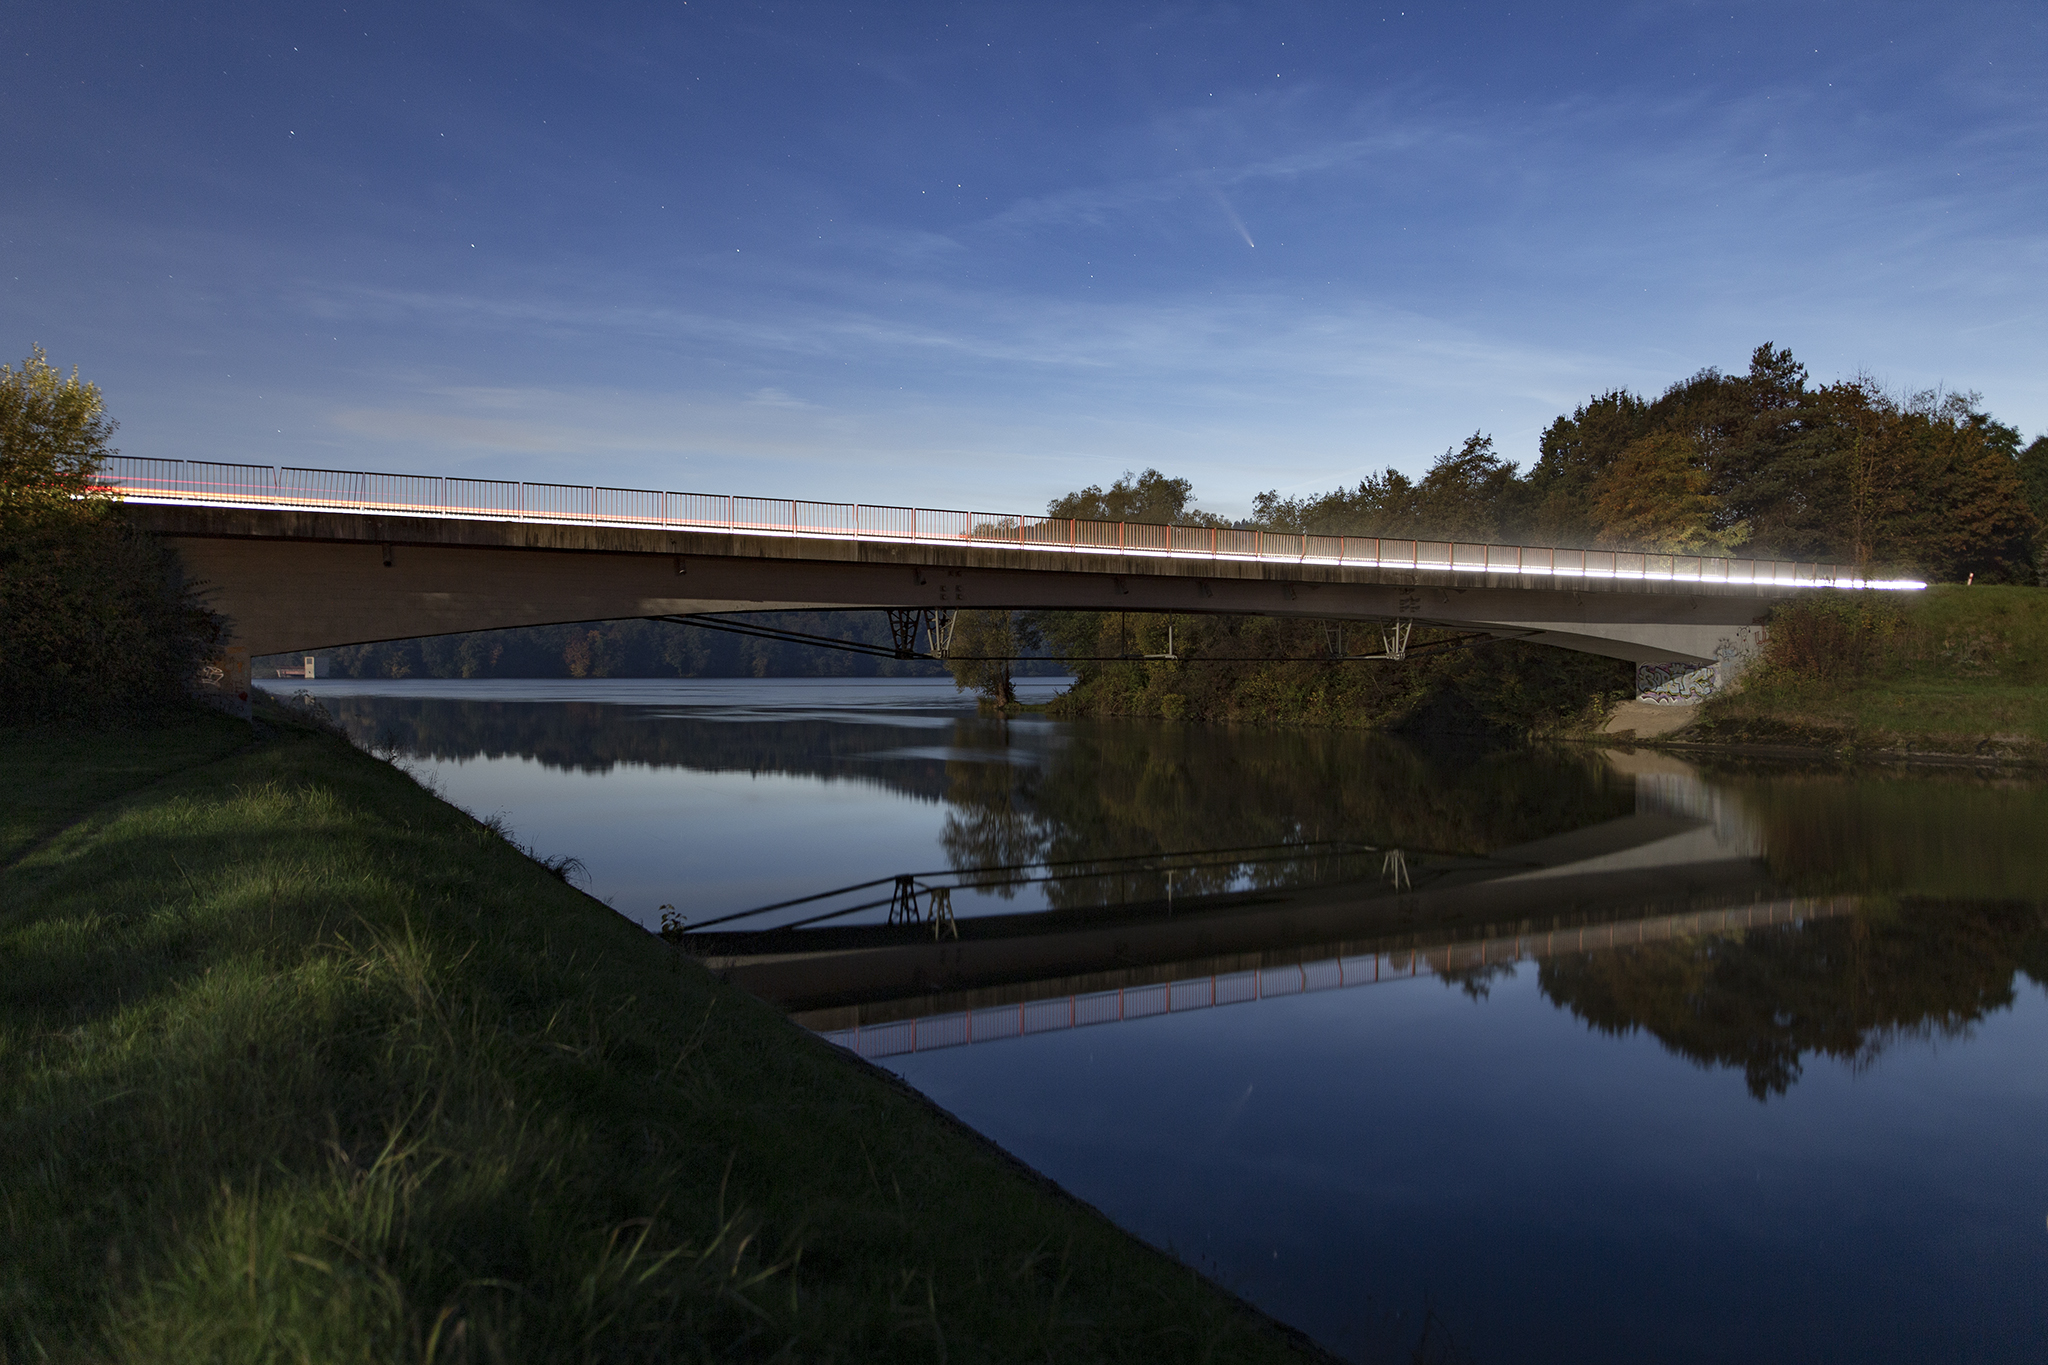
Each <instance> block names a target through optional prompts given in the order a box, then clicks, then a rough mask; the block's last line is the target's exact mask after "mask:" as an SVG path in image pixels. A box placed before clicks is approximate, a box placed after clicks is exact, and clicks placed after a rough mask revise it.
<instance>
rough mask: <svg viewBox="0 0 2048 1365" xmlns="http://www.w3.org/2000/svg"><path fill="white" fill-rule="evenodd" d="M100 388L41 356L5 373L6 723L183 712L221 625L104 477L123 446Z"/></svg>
mask: <svg viewBox="0 0 2048 1365" xmlns="http://www.w3.org/2000/svg"><path fill="white" fill-rule="evenodd" d="M113 430H114V423H113V422H112V421H111V420H110V419H108V418H107V416H106V414H105V412H104V410H103V408H102V406H101V402H100V394H99V389H98V387H97V386H95V385H92V384H85V383H81V382H80V381H79V379H78V376H77V374H76V373H74V374H73V375H72V376H71V377H70V378H69V379H68V380H67V379H65V378H64V377H63V376H62V375H60V374H58V372H57V371H56V369H55V368H54V367H52V366H51V365H50V363H49V362H48V361H47V360H46V359H44V357H43V353H42V351H41V349H40V348H38V349H36V350H32V351H31V352H30V353H29V356H28V359H27V360H26V361H24V362H23V363H22V367H21V369H19V370H15V369H13V368H12V367H10V366H5V365H0V716H4V717H5V718H6V722H5V723H8V724H14V725H34V724H43V723H48V722H53V721H55V722H65V721H69V722H98V723H105V722H108V721H121V720H128V719H139V718H141V717H144V716H147V715H150V714H152V713H155V712H158V711H161V710H162V709H164V708H165V707H167V706H170V705H174V704H175V703H176V702H177V701H178V700H179V698H180V697H181V696H182V695H183V693H184V691H185V688H186V686H187V684H188V683H189V682H190V680H191V679H192V677H193V675H194V674H195V673H196V672H197V670H198V667H199V664H200V662H201V661H202V660H203V659H204V658H205V657H206V655H207V654H208V653H209V652H210V651H211V650H212V648H213V647H214V645H215V644H216V643H217V641H218V639H219V636H220V628H221V622H220V619H219V618H218V617H215V616H214V615H213V614H212V613H211V612H208V611H207V610H205V609H204V607H202V606H201V605H199V603H198V601H197V600H196V598H195V596H194V595H193V593H192V592H191V591H190V590H189V589H188V588H187V587H186V586H185V585H184V584H183V583H182V581H181V580H180V576H179V574H178V568H177V563H176V559H175V557H174V556H173V555H171V554H170V553H169V552H168V551H166V550H164V549H163V548H162V547H161V546H159V545H158V544H157V542H156V541H155V540H154V539H153V538H151V537H149V536H146V535H143V534H141V533H139V532H137V531H135V530H133V529H131V528H130V527H129V526H128V525H127V524H126V523H125V522H124V521H123V520H122V518H121V510H120V504H119V502H118V500H117V499H115V498H114V497H113V496H112V495H111V494H110V493H109V492H108V491H107V490H106V489H104V488H103V487H101V486H100V485H99V484H98V482H97V476H98V474H99V471H100V468H101V466H102V465H103V464H104V462H105V460H106V459H107V457H108V456H110V455H112V454H113V453H114V452H113V449H112V448H111V447H110V446H109V445H108V444H107V438H108V437H109V436H111V435H112V434H113Z"/></svg>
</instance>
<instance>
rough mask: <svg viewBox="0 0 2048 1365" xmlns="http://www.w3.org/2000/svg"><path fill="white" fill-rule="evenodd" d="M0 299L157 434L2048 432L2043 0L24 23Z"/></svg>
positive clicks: (545, 440)
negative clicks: (1948, 424)
mask: <svg viewBox="0 0 2048 1365" xmlns="http://www.w3.org/2000/svg"><path fill="white" fill-rule="evenodd" d="M0 36H4V40H5V44H6V46H5V47H4V49H0V56H4V58H5V60H6V62H7V66H6V67H5V68H4V69H5V70H6V72H7V77H6V81H7V85H6V88H7V92H8V99H7V101H6V107H7V109H8V111H9V115H10V117H9V135H8V137H7V138H6V139H5V141H4V143H0V185H4V186H5V193H4V195H0V243H4V249H5V263H4V268H0V351H4V352H5V353H6V355H5V358H7V359H14V358H16V357H18V356H20V355H21V354H23V353H25V352H26V350H27V348H28V346H29V344H30V343H31V342H40V343H41V344H43V345H44V346H45V347H47V348H48V350H49V353H50V356H51V358H52V359H53V360H54V361H56V362H58V363H59V364H61V365H64V366H65V367H67V368H68V367H69V366H70V365H72V364H74V363H75V364H77V365H79V366H80V367H81V368H82V370H83V372H84V373H85V374H86V376H87V377H89V378H92V379H95V380H97V381H98V382H99V383H100V384H101V385H102V387H103V388H104V389H105V390H106V393H107V396H108V399H109V402H110V405H111V407H112V409H113V411H114V413H115V415H116V416H117V417H118V418H119V419H120V420H121V422H122V424H123V429H122V432H121V436H120V439H119V443H120V445H121V447H122V448H123V450H124V452H125V453H127V454H132V455H166V456H183V457H188V458H215V459H228V460H249V461H255V462H261V463H285V464H304V465H325V466H340V467H346V468H371V469H385V470H400V471H419V472H426V473H458V472H459V473H472V474H477V475H484V474H487V473H493V474H498V475H500V476H505V477H518V478H528V479H542V480H546V479H555V480H561V481H565V482H598V483H611V484H624V485H629V486H659V487H667V488H673V489H686V490H687V489H701V490H705V491H718V492H728V491H731V492H760V493H794V494H797V495H800V496H812V497H818V498H828V499H838V498H845V499H864V500H867V501H875V502H916V503H919V504H922V505H927V506H931V505H942V506H970V507H975V508H985V509H990V510H1009V509H1017V508H1022V509H1026V510H1032V509H1035V508H1036V507H1037V506H1038V505H1039V504H1041V503H1043V502H1044V500H1045V499H1046V498H1048V497H1050V496H1053V495H1055V494H1057V493H1060V492H1063V491H1065V490H1067V489H1070V488H1073V487H1076V486H1078V485H1080V484H1083V483H1087V482H1092V481H1096V480H1103V479H1107V478H1109V477H1113V476H1114V475H1115V474H1116V473H1117V471H1119V470H1121V469H1123V468H1126V467H1137V468H1142V467H1144V466H1146V465H1158V466H1159V467H1161V468H1164V469H1166V470H1168V471H1169V472H1171V473H1177V474H1183V475H1186V476H1187V477H1190V478H1192V479H1193V480H1194V481H1195V484H1196V489H1197V494H1198V496H1199V498H1200V500H1201V502H1202V503H1203V504H1204V505H1205V506H1209V507H1212V508H1214V509H1216V510H1220V511H1225V512H1242V511H1244V510H1245V509H1246V508H1247V506H1248V505H1249V502H1250V499H1251V496H1252V495H1253V494H1254V493H1255V492H1257V491H1258V490H1260V489H1263V488H1268V487H1278V488H1280V489H1282V490H1285V491H1289V492H1307V491H1320V490H1323V489H1326V488H1329V487H1332V486H1334V485H1336V484H1338V483H1339V482H1346V481H1354V480H1356V479H1357V478H1359V477H1360V476H1361V475H1362V474H1364V473H1366V472H1368V471H1370V470H1373V469H1376V468H1379V467H1382V466H1385V465H1387V464H1389V463H1391V464H1394V465H1396V466H1399V467H1402V468H1406V469H1410V470H1415V469H1419V468H1421V467H1423V466H1425V465H1426V464H1427V463H1428V461H1429V460H1430V459H1431V458H1433V457H1434V456H1435V455H1436V454H1437V453H1438V452H1440V451H1441V450H1443V449H1444V448H1445V447H1446V446H1448V445H1450V444H1452V443H1454V442H1457V441H1458V440H1460V439H1461V438H1463V437H1464V436H1465V435H1467V434H1469V433H1470V432H1472V431H1473V430H1474V429H1481V430H1485V431H1488V432H1491V433H1493V434H1494V435H1495V437H1496V438H1497V440H1498V441H1499V443H1500V447H1501V449H1502V451H1503V453H1505V454H1507V455H1508V456H1510V457H1511V458H1515V459H1518V460H1520V461H1522V462H1524V463H1526V462H1527V461H1528V460H1530V459H1531V458H1533V455H1534V452H1535V446H1536V438H1537V435H1538V433H1539V432H1540V431H1541V430H1542V428H1543V426H1544V425H1545V424H1546V423H1547V422H1548V421H1549V420H1550V419H1551V418H1552V417H1554V416H1555V415H1557V414H1558V413H1559V412H1562V411H1568V410H1569V409H1570V408H1571V407H1572V406H1573V405H1574V404H1576V403H1577V402H1579V401H1582V400H1583V399H1584V398H1585V397H1587V396H1588V395H1589V394H1591V393H1593V392H1595V391H1598V390H1603V389H1606V388H1610V387H1614V386H1617V385H1624V386H1628V387H1633V388H1637V389H1642V390H1656V389H1659V388H1661V387H1662V386H1663V385H1665V384H1667V383H1669V382H1670V381H1672V380H1674V379H1677V378H1680V377H1682V376H1684V375H1686V374H1688V373H1690V372H1692V371H1694V370H1696V369H1698V368H1700V367H1702V366H1706V365H1718V366H1721V367H1723V368H1730V369H1740V368H1742V367H1743V366H1744V365H1745V364H1746V361H1747V357H1748V354H1749V351H1750V350H1751V349H1752V348H1753V347H1754V346H1755V345H1756V344H1757V343H1759V342H1761V341H1764V340H1767V339H1768V340H1771V341H1775V342H1777V343H1779V344H1783V345H1789V346H1790V347H1792V349H1793V350H1794V352H1795V353H1796V354H1797V355H1798V356H1799V357H1800V358H1801V359H1803V360H1805V361H1806V362H1807V364H1808V365H1809V366H1810V367H1811V368H1812V370H1813V372H1814V374H1815V376H1816V377H1817V378H1822V379H1833V378H1837V377H1843V376H1846V375H1849V374H1852V373H1855V372H1857V371H1868V372H1870V373H1872V374H1873V375H1875V376H1877V377H1878V378H1880V379H1882V380H1884V381H1885V382H1887V383H1888V384H1890V385H1892V386H1894V387H1896V388H1901V389H1908V388H1924V387H1931V386H1935V385H1945V386H1947V387H1950V388H1960V389H1977V390H1980V391H1982V393H1983V394H1984V398H1985V401H1986V405H1987V406H1988V407H1989V409H1990V410H1991V411H1992V412H1993V413H1994V414H1995V415H1997V416H1999V417H2000V418H2002V419H2003V420H2006V421H2009V422H2013V423H2016V424H2017V425H2019V426H2020V427H2021V428H2022V429H2023V431H2024V432H2025V434H2026V435H2028V436H2029V437H2031V436H2033V435H2035V434H2037V433H2039V432H2041V431H2042V430H2043V429H2044V428H2048V363H2044V362H2048V327H2044V323H2048V177H2044V174H2043V171H2044V161H2048V102H2044V96H2048V74H2044V73H2048V7H2044V6H2040V5H2038V4H2022V3H1981V4H1980V3H1968V2H1967V0H1965V2H1964V3H1949V4H1941V5H1934V4H1921V5H1897V4H1884V3H1870V2H1868V0H1865V2H1864V3H1854V4H1851V3H1821V4H1799V3H1789V2H1788V0H1772V3H1766V4H1753V3H1742V4H1720V5H1705V4H1685V3H1665V4H1652V3H1644V4H1613V5H1597V6H1596V5H1551V6H1523V5H1520V4H1501V5H1445V4H1412V5H1409V6H1408V7H1406V8H1403V7H1402V6H1400V5H1370V4H1363V3H1355V4H1311V3H1294V4H1290V3H1272V2H1270V0H1269V2H1268V3H1260V4H1238V5H1230V4H1163V5H1151V6H1148V5H1138V4H1130V5H1113V4H1109V5H1106V4H1100V3H1095V4H1058V3H1035V4H1029V5H1024V4H980V5H944V4H929V5H917V4H912V3H896V4H891V5H851V6H849V5H845V4H840V5H830V6H828V5H822V4H804V3H774V4H770V3H741V2H740V0H690V2H689V3H669V4H645V5H631V4H588V5H580V6H569V5H559V4H557V5H542V4H529V3H524V2H523V0H479V2H477V3H469V4H454V3H449V4H431V3H430V4H420V3H417V2H416V0H415V3H410V4H403V5H399V4H386V3H367V4H366V3H362V0H351V2H350V3H348V4H347V5H345V6H344V5H338V4H317V5H316V4H283V5H279V4H274V3H271V4H254V3H250V4H232V3H224V4H215V5H204V6H156V5H137V4H134V3H132V2H131V3H121V4H64V3H50V4H42V5H25V4H24V5H19V6H10V7H9V8H8V9H7V11H6V13H5V17H4V18H0Z"/></svg>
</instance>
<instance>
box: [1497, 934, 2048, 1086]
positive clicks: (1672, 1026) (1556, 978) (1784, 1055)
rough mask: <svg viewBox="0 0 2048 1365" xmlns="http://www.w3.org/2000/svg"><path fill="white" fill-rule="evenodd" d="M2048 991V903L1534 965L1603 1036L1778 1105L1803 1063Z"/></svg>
mask: <svg viewBox="0 0 2048 1365" xmlns="http://www.w3.org/2000/svg"><path fill="white" fill-rule="evenodd" d="M2022 973H2024V974H2025V975H2027V976H2028V977H2030V978H2032V980H2033V981H2034V982H2035V983H2037V984H2040V985H2043V986H2048V905H2044V904H2042V903H2039V902H2034V903H2029V902H2024V901H1929V900H1906V901H1897V900H1876V899H1873V900H1872V901H1871V902H1869V903H1867V904H1866V905H1865V906H1864V907H1863V908H1862V909H1860V910H1859V911H1858V912H1857V913H1855V914H1853V915H1849V916H1844V917H1842V918H1836V919H1817V920H1810V921H1808V922H1806V923H1804V924H1797V925H1788V926H1785V927H1782V928H1774V929H1765V930H1751V931H1748V932H1746V933H1743V934H1739V935H1728V936H1716V937H1710V938H1700V939H1693V940H1687V941H1679V942H1672V943H1658V944H1646V945H1643V946H1641V947H1635V948H1622V949H1611V950H1607V951H1603V952H1599V953H1588V954H1584V955H1572V956H1565V957H1555V958H1550V959H1548V960H1546V961H1545V962H1544V963H1542V965H1541V967H1540V969H1539V973H1538V984H1539V986H1540V988H1541V989H1542V991H1543V993H1544V995H1545V996H1547V997H1548V998H1549V999H1550V1000H1551V1001H1553V1002H1554V1003H1556V1004H1557V1005H1559V1006H1562V1007H1563V1008H1566V1009H1569V1010H1570V1011H1571V1012H1572V1013H1573V1014H1574V1015H1575V1016H1577V1017H1578V1018H1580V1019H1583V1020H1585V1021H1586V1022H1587V1023H1588V1024H1590V1025H1591V1026H1593V1027H1594V1028H1596V1029H1599V1030H1600V1031H1601V1032H1603V1033H1609V1034H1616V1035H1623V1034H1628V1033H1632V1032H1634V1031H1635V1030H1637V1029H1642V1030H1645V1031H1646V1032H1648V1033H1650V1034H1651V1035H1652V1036H1653V1037H1655V1038H1656V1039H1657V1040H1658V1041H1659V1042H1661V1043H1663V1044H1664V1046H1665V1047H1667V1048H1669V1049H1670V1050H1671V1051H1673V1052H1675V1053H1677V1054H1679V1055H1680V1056H1683V1057H1688V1058H1690V1059H1692V1060H1693V1061H1695V1062H1697V1063H1698V1064H1699V1065H1701V1066H1703V1067H1717V1066H1726V1067H1739V1068H1740V1069H1741V1070H1742V1072H1743V1076H1744V1078H1745V1080H1746V1081H1747V1083H1748V1086H1749V1092H1750V1094H1752V1095H1754V1096H1755V1097H1756V1098H1757V1099H1759V1100H1763V1099H1766V1098H1767V1097H1769V1096H1771V1095H1782V1094H1784V1093H1785V1091H1786V1090H1788V1089H1789V1088H1790V1087H1791V1085H1792V1083H1793V1082H1794V1081H1796V1080H1798V1078H1799V1075H1800V1071H1801V1067H1802V1063H1803V1060H1804V1059H1805V1058H1807V1057H1809V1056H1822V1057H1830V1058H1834V1059H1836V1060H1838V1061H1841V1062H1845V1063H1847V1064H1848V1065H1850V1066H1852V1067H1863V1066H1868V1065H1869V1064H1870V1063H1871V1062H1873V1061H1874V1060H1875V1059H1876V1058H1877V1057H1878V1056H1879V1054H1881V1053H1882V1052H1883V1051H1884V1050H1885V1049H1886V1048H1887V1047H1890V1046H1891V1045H1893V1044H1894V1043H1896V1042H1898V1041H1901V1040H1904V1039H1911V1038H1954V1037H1958V1036H1960V1035H1963V1034H1965V1033H1966V1032H1967V1031H1968V1030H1969V1029H1970V1028H1971V1027H1972V1026H1973V1025H1975V1024H1976V1023H1978V1022H1979V1021H1980V1020H1982V1019H1983V1018H1985V1016H1987V1015H1989V1014H1991V1013H1993V1012H1995V1011H1997V1010H2001V1009H2004V1008H2006V1007H2007V1006H2009V1005H2011V1004H2012V1002H2013V996H2014V986H2015V984H2016V977H2017V976H2018V975H2019V974H2022Z"/></svg>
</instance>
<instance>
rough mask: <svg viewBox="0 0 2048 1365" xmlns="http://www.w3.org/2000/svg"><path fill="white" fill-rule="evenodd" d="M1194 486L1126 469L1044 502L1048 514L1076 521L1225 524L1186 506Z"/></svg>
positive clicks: (1195, 524) (1180, 524)
mask: <svg viewBox="0 0 2048 1365" xmlns="http://www.w3.org/2000/svg"><path fill="white" fill-rule="evenodd" d="M1194 495H1195V486H1194V484H1192V483H1190V482H1189V481H1188V480H1186V479H1171V478H1168V477H1167V476H1166V475H1164V474H1162V473H1160V472H1159V471H1158V470H1156V469H1148V470H1146V471H1145V472H1144V473H1142V474H1133V473H1131V471H1130V470H1128V469H1126V470H1125V471H1124V472H1123V474H1122V475H1121V476H1120V477H1119V478H1118V479H1117V480H1116V482H1115V483H1112V484H1111V485H1110V486H1109V489H1108V491H1107V492H1105V491H1103V488H1102V486H1101V485H1100V484H1091V485H1089V486H1088V487H1086V488H1084V489H1082V490H1081V491H1080V492H1078V493H1069V494H1067V495H1066V496H1065V497H1062V498H1054V499H1053V500H1052V501H1051V502H1049V503H1047V504H1046V505H1045V514H1046V515H1047V516H1049V517H1061V518H1069V519H1072V520H1075V521H1132V522H1143V523H1147V524H1150V525H1154V526H1227V525H1229V523H1228V522H1227V521H1225V520H1224V519H1223V518H1221V517H1218V516H1215V515H1213V514H1211V513H1208V512H1203V511H1200V510H1198V509H1196V508H1192V507H1189V506H1188V500H1189V499H1191V498H1193V497H1194Z"/></svg>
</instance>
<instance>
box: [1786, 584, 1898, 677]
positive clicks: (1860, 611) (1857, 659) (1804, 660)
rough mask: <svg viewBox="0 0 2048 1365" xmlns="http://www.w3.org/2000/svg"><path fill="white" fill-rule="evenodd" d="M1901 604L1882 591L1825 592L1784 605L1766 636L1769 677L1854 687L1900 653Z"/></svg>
mask: <svg viewBox="0 0 2048 1365" xmlns="http://www.w3.org/2000/svg"><path fill="white" fill-rule="evenodd" d="M1903 625H1904V617H1903V615H1902V614H1901V612H1900V610H1899V606H1898V603H1897V602H1896V601H1895V600H1893V599H1892V598H1891V597H1890V596H1888V595H1887V594H1884V593H1877V592H1834V591H1829V592H1820V593H1815V594H1813V595H1811V596H1808V597H1800V598H1796V599H1794V600H1792V601H1790V602H1785V603H1781V604H1780V605H1779V606H1778V607H1776V608H1775V609H1774V610H1773V611H1772V612H1771V616H1770V621H1769V624H1768V626H1767V628H1766V630H1765V632H1764V644H1763V651H1762V654H1761V656H1760V659H1759V662H1760V663H1761V665H1762V667H1763V669H1764V670H1765V673H1766V676H1768V677H1773V678H1782V679H1786V680H1788V681H1789V680H1797V681H1801V682H1819V683H1832V684H1849V683H1854V682H1857V681H1860V680H1861V679H1863V678H1864V677H1866V676H1868V675H1869V674H1871V673H1872V672H1874V671H1876V670H1877V669H1878V667H1880V666H1881V665H1882V664H1883V663H1884V662H1885V660H1887V659H1888V658H1891V657H1893V656H1894V655H1895V654H1896V643H1897V637H1898V635H1899V633H1900V630H1901V628H1902V626H1903Z"/></svg>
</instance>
